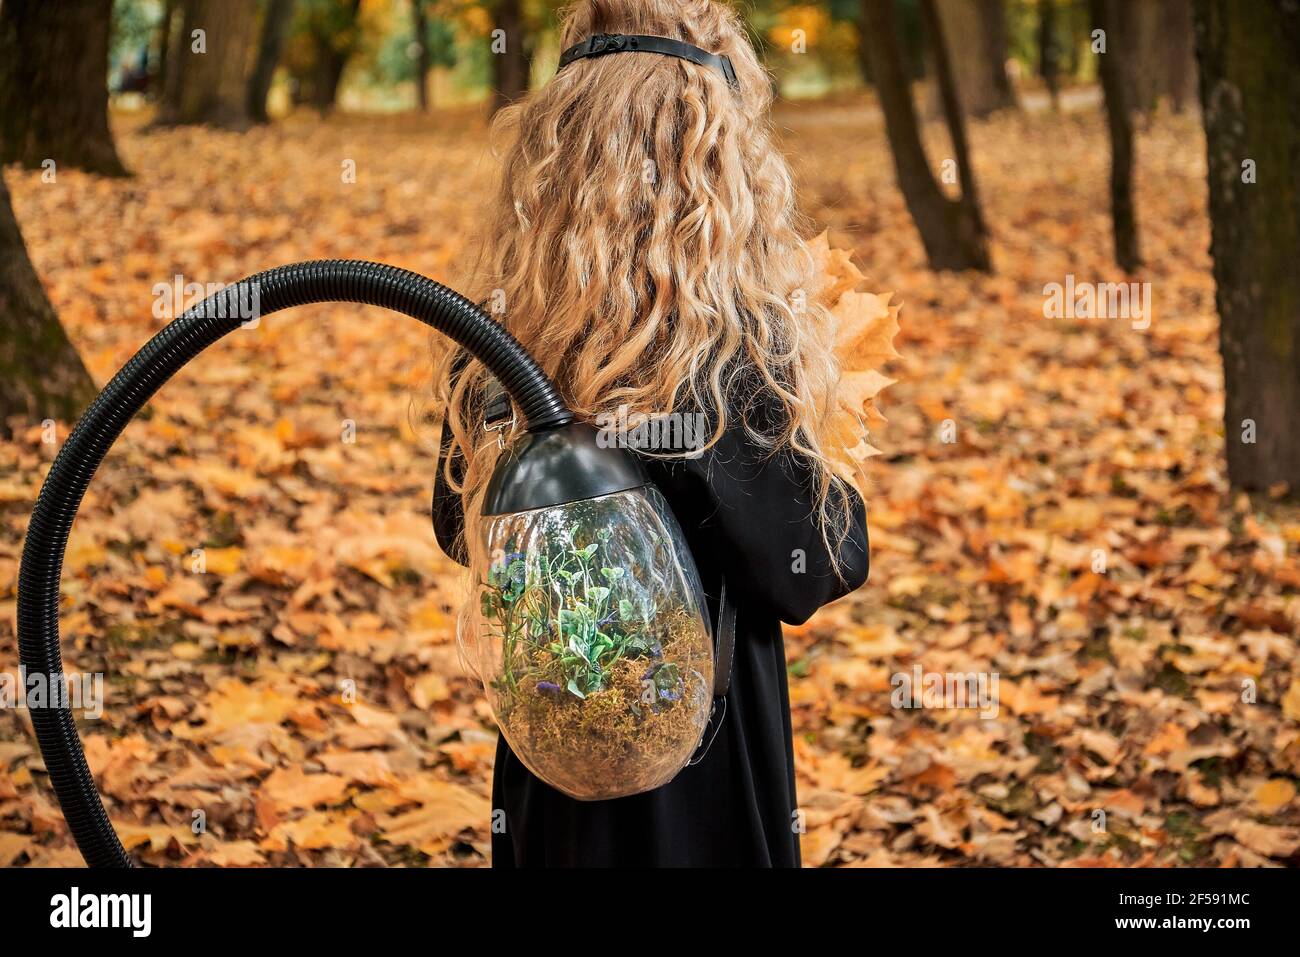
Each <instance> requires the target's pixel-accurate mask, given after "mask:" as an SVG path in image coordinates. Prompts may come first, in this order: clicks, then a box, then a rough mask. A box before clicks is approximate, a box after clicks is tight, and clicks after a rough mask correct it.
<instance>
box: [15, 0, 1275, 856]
mask: <svg viewBox="0 0 1300 957" xmlns="http://www.w3.org/2000/svg"><path fill="white" fill-rule="evenodd" d="M557 6H558V5H557V4H552V3H540V2H532V0H498V2H495V3H466V2H460V0H65V2H60V3H41V2H39V0H38V2H30V0H26V2H24V0H0V162H2V163H4V164H6V168H5V170H4V177H3V180H0V424H2V425H3V430H2V431H3V436H4V437H3V439H0V611H2V612H3V614H2V615H0V669H3V670H4V671H5V672H8V673H10V674H13V673H16V670H17V655H16V643H15V634H14V626H13V617H14V616H13V608H14V600H15V580H16V577H17V568H18V560H19V556H20V554H21V544H22V538H23V534H24V530H25V527H26V521H27V517H28V515H29V514H30V510H31V506H32V503H33V501H34V499H35V496H36V494H37V491H38V490H39V487H40V483H41V480H42V477H43V476H44V474H45V472H46V470H47V469H48V466H49V462H50V461H51V459H52V458H53V456H54V454H55V453H56V452H57V450H58V447H59V443H60V442H61V441H62V440H63V439H64V438H65V437H66V435H67V429H68V427H69V426H70V425H71V423H73V422H74V421H75V420H76V418H77V416H78V415H79V414H80V411H81V410H82V409H84V407H85V405H86V403H87V402H88V401H89V400H90V399H91V398H92V397H93V396H94V394H95V392H96V389H97V387H98V386H102V385H103V384H104V383H105V382H106V381H107V379H108V378H109V377H110V376H111V375H112V374H113V373H114V372H115V371H116V370H117V369H118V368H120V366H121V365H122V364H123V363H124V362H125V361H126V360H127V359H128V358H129V357H130V355H131V354H132V353H133V352H134V351H135V350H136V349H137V348H139V346H140V345H141V344H143V343H144V342H145V341H146V339H147V338H148V337H149V336H150V335H151V334H152V333H154V332H156V331H157V330H158V329H159V328H161V327H162V325H164V324H165V323H166V321H167V320H168V319H169V318H170V317H171V316H173V315H175V314H178V313H179V312H180V310H181V308H183V306H184V305H188V304H189V303H190V302H192V301H194V300H196V299H197V298H199V297H200V295H201V294H202V293H203V292H205V291H206V289H205V288H204V284H206V283H209V282H234V281H236V280H238V279H239V278H241V277H243V276H245V275H248V274H250V273H253V272H256V271H258V270H260V269H263V268H266V267H269V266H272V265H278V264H281V263H285V262H291V261H295V260H301V259H308V258H316V257H333V256H337V257H354V258H368V259H378V260H383V261H387V262H391V263H394V264H396V265H401V266H405V267H407V268H410V269H414V270H416V271H419V272H422V273H425V274H427V275H430V276H433V277H435V278H438V279H443V280H447V281H449V282H451V283H452V284H453V285H454V284H455V282H456V281H457V279H458V278H459V277H460V276H461V275H462V274H463V269H464V268H465V266H466V265H467V261H468V259H469V257H470V255H471V254H472V253H473V241H474V235H475V227H476V225H477V216H478V213H479V211H480V208H481V204H482V202H483V200H484V198H485V197H486V195H487V191H488V190H489V189H490V187H491V183H492V178H493V176H494V175H495V172H496V164H495V160H494V158H493V149H494V146H496V145H499V144H493V143H491V142H490V141H489V135H488V134H489V127H488V122H489V118H490V116H491V114H492V112H493V111H494V110H495V109H497V108H499V107H500V106H501V105H502V104H505V103H509V102H510V101H512V100H514V99H516V98H518V97H520V96H522V95H524V94H525V93H526V92H527V90H528V89H530V88H534V87H537V86H539V85H541V84H544V83H545V82H546V81H547V79H548V78H549V77H550V76H551V75H552V73H553V72H554V69H555V65H556V62H557V60H558V56H559V52H560V51H559V39H558V30H557ZM743 10H744V12H745V15H746V19H747V22H748V24H749V28H750V31H751V37H752V40H753V42H754V44H755V46H756V47H757V49H759V50H760V52H761V55H762V57H763V59H764V61H765V62H766V64H767V66H768V67H769V68H770V70H771V72H772V78H773V80H772V82H773V84H774V88H775V91H776V93H777V94H778V101H777V107H776V111H775V116H774V122H775V125H776V127H777V129H778V132H779V137H780V142H781V147H782V149H783V150H785V152H786V153H787V155H788V156H789V159H790V162H791V164H792V167H793V169H794V171H795V174H796V177H797V181H798V186H799V190H800V197H801V202H802V205H803V208H804V211H805V212H806V213H807V214H808V217H809V219H810V224H809V225H810V232H820V231H822V230H829V234H830V240H831V243H832V245H833V246H834V247H835V248H837V249H841V250H845V251H847V252H848V253H851V254H852V256H853V259H854V261H855V262H856V263H857V266H858V268H860V269H861V270H862V273H863V274H865V280H864V283H863V287H864V290H865V291H869V292H872V293H887V292H892V293H894V294H895V295H896V297H897V300H901V301H902V302H903V304H904V308H903V311H902V320H901V332H900V334H899V336H898V339H897V342H896V344H897V346H898V349H899V351H900V353H901V358H899V359H898V360H896V361H895V362H894V363H893V364H892V365H891V367H890V368H889V369H888V370H887V371H888V373H889V375H890V376H891V377H892V378H893V379H896V380H897V382H896V384H895V385H893V387H892V388H891V389H890V390H889V391H888V392H887V393H885V395H884V397H883V398H882V401H881V406H882V409H883V410H884V412H885V413H886V415H887V416H888V418H889V421H888V423H883V424H880V425H879V426H878V427H874V428H873V437H872V443H873V444H874V445H875V446H877V447H878V448H880V449H881V450H882V452H883V455H881V456H880V457H877V458H875V459H874V460H873V461H872V463H871V466H870V475H871V481H872V488H871V491H870V496H869V501H870V504H869V520H870V524H871V535H872V543H873V570H872V579H871V581H870V583H869V584H868V585H867V586H866V587H865V588H864V589H862V590H860V591H859V592H858V593H856V594H855V595H853V596H850V597H849V598H848V599H846V600H844V601H842V602H840V603H837V604H836V605H834V606H832V607H831V608H828V609H826V610H825V611H824V612H822V613H820V614H819V615H817V616H816V617H815V618H814V619H813V620H812V621H811V622H809V623H808V624H807V625H804V626H802V627H799V628H791V629H788V630H787V650H788V654H789V661H790V676H791V689H792V690H791V697H792V708H793V713H794V723H795V730H796V756H797V759H798V773H799V793H800V800H801V814H800V817H799V821H798V824H799V826H800V827H801V828H802V829H803V837H802V840H803V847H804V855H805V863H806V864H808V865H812V866H821V865H855V866H862V865H868V866H887V865H897V866H915V865H933V866H957V865H963V864H983V865H999V866H1038V865H1048V866H1055V865H1074V866H1129V865H1135V864H1144V865H1170V866H1177V865H1225V866H1236V865H1261V866H1276V865H1287V864H1295V863H1297V862H1300V806H1298V805H1297V801H1296V785H1297V781H1300V671H1298V670H1297V654H1296V646H1295V641H1296V634H1297V628H1298V626H1300V606H1298V605H1297V595H1300V562H1298V561H1297V554H1298V552H1300V511H1297V509H1296V507H1295V505H1294V494H1295V492H1296V490H1297V489H1300V429H1296V428H1295V416H1296V414H1297V412H1300V353H1298V351H1297V350H1300V328H1298V327H1300V270H1297V269H1296V268H1295V265H1296V262H1297V261H1300V256H1298V255H1297V254H1298V253H1300V162H1298V158H1300V116H1298V115H1297V111H1298V110H1300V21H1298V17H1300V14H1297V11H1296V9H1295V6H1294V4H1289V3H1287V2H1284V0H1242V2H1234V0H1131V2H1129V0H835V2H824V3H789V2H783V0H758V2H754V3H747V4H745V5H744V7H743ZM841 266H842V264H841ZM196 284H197V285H196ZM1129 284H1133V285H1132V286H1130V285H1129ZM1121 286H1122V290H1123V299H1122V302H1121V300H1120V299H1119V298H1117V296H1118V295H1119V290H1120V289H1121ZM1062 289H1068V290H1071V291H1070V292H1066V293H1065V294H1064V295H1065V297H1066V299H1065V300H1064V301H1062V300H1061V299H1060V298H1059V297H1060V294H1061V290H1062ZM1076 289H1079V290H1084V289H1086V290H1089V291H1090V292H1091V293H1093V294H1095V295H1094V298H1092V299H1091V300H1089V299H1086V298H1075V296H1074V292H1073V290H1076ZM1130 290H1131V292H1132V296H1133V297H1134V298H1133V299H1132V300H1130V299H1129V298H1128V296H1129V291H1130ZM427 355H428V343H427V337H426V334H425V333H424V331H423V330H422V329H420V328H417V327H416V324H414V323H410V322H408V321H406V320H405V319H401V318H396V317H393V316H390V315H387V314H382V313H380V312H379V311H376V310H365V309H361V308H354V307H345V306H330V307H325V306H322V307H315V308H313V309H312V311H311V315H310V317H307V316H302V315H299V316H276V317H274V319H271V320H269V321H267V322H263V323H260V324H259V325H258V326H257V328H255V329H251V330H248V331H246V332H244V333H242V334H240V335H235V336H230V337H227V340H223V341H222V342H221V343H219V344H218V345H216V346H214V347H213V348H212V349H211V350H209V352H208V353H207V354H205V355H204V357H203V358H202V359H200V360H199V361H196V362H193V363H191V364H190V365H189V366H188V367H187V368H186V369H185V370H184V371H183V372H182V373H181V374H180V375H178V376H177V378H176V379H175V380H174V381H173V382H172V383H170V384H169V385H168V386H167V387H166V388H165V389H163V390H162V392H161V393H160V394H159V395H158V396H157V397H156V398H155V399H154V400H153V401H152V402H151V403H150V404H149V406H148V408H147V410H146V412H145V413H144V414H142V415H141V416H139V417H138V418H137V420H136V421H134V422H132V423H131V425H130V426H128V428H127V430H126V432H125V433H124V436H123V438H122V439H121V440H120V441H119V442H118V444H117V446H116V448H115V451H114V452H113V453H112V454H111V455H110V456H109V458H108V459H107V461H106V463H105V466H104V468H103V469H102V470H101V474H100V475H99V477H98V478H97V480H96V482H95V483H94V484H93V485H92V487H91V489H90V492H89V494H88V497H87V501H86V503H85V505H84V506H83V508H82V511H81V514H80V517H79V519H78V522H77V524H76V527H75V529H74V531H73V534H72V538H71V544H70V549H69V554H68V560H67V564H66V566H65V569H64V589H65V596H66V599H65V608H64V616H63V635H64V651H65V656H66V662H67V668H68V670H69V671H72V670H77V671H81V672H87V673H103V674H104V676H105V682H106V688H107V699H106V702H105V708H104V711H103V714H102V716H87V715H82V716H81V726H82V729H83V733H84V734H85V736H86V740H87V754H88V759H89V762H90V765H91V767H92V769H93V770H94V771H95V774H96V778H97V781H98V782H99V784H100V787H101V789H102V791H103V793H104V794H105V797H106V801H107V804H108V807H109V811H110V815H111V816H112V818H113V820H114V823H115V824H116V825H117V827H118V829H119V832H120V833H121V834H122V835H123V837H124V840H125V841H126V842H127V844H128V846H129V847H130V848H131V849H132V850H133V852H134V853H135V854H137V855H138V856H139V858H140V859H142V860H144V861H146V862H150V863H157V864H182V865H189V866H198V865H214V864H215V865H263V864H334V865H339V864H343V865H350V864H413V865H456V866H474V865H481V864H484V863H486V862H487V855H488V835H489V827H490V818H489V814H490V808H489V803H488V782H489V779H490V767H491V761H492V755H493V749H494V743H495V735H496V732H495V729H494V726H493V724H492V721H491V717H490V715H489V713H488V711H487V709H486V707H485V705H484V703H483V702H482V700H481V694H479V693H478V692H477V690H476V688H475V686H474V683H473V680H472V679H471V678H469V677H468V676H466V675H465V674H464V673H463V672H462V670H461V668H460V666H459V663H458V662H457V660H456V654H455V650H454V641H453V634H454V612H455V607H456V604H457V602H458V601H459V590H458V588H457V584H456V574H455V569H454V566H452V564H451V563H450V562H449V561H448V560H447V559H446V558H445V557H444V556H442V555H441V554H440V553H439V552H438V551H437V548H436V546H435V545H434V543H433V537H432V534H431V530H430V528H429V525H428V510H429V505H428V497H429V485H430V478H431V473H432V461H433V460H432V457H431V455H430V450H429V446H430V444H431V441H430V436H429V435H427V434H425V432H424V431H423V427H422V425H416V426H413V425H412V424H411V416H410V415H409V405H410V402H411V398H412V396H419V395H421V394H423V393H424V392H426V390H427V388H428V381H427V377H428V368H427V365H428V363H427ZM914 667H921V668H923V669H924V670H925V671H926V672H939V673H957V672H960V673H981V674H997V675H998V676H999V677H1000V700H999V708H998V711H997V714H996V715H994V716H991V717H990V716H988V715H985V716H983V717H981V716H980V715H979V714H978V713H976V712H972V711H967V710H961V709H945V708H925V709H914V710H913V709H900V708H898V707H895V706H894V704H893V703H892V702H891V690H892V683H893V678H894V676H896V675H897V674H899V673H900V672H910V671H911V669H913V668H914ZM2 687H3V686H0V688H2ZM78 861H79V858H78V857H77V854H76V850H75V848H74V847H73V846H72V844H71V840H70V838H69V836H68V833H67V830H66V827H65V825H64V823H63V821H62V818H61V817H60V815H59V812H58V809H57V805H56V804H55V803H54V798H53V794H52V791H51V790H50V787H49V783H48V779H47V775H46V773H45V769H44V765H43V763H42V761H41V757H40V753H39V751H38V749H37V747H36V744H35V740H34V738H33V736H32V733H31V725H30V720H29V719H28V716H27V712H26V711H25V710H23V709H22V708H17V707H14V706H13V704H12V702H10V703H9V704H7V705H6V706H4V707H0V866H10V865H36V866H39V865H49V864H72V863H77V862H78Z"/></svg>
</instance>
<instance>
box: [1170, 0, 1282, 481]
mask: <svg viewBox="0 0 1300 957" xmlns="http://www.w3.org/2000/svg"><path fill="white" fill-rule="evenodd" d="M1195 18H1196V21H1195V22H1196V47H1197V55H1198V60H1199V63H1200V78H1201V82H1200V87H1201V109H1202V111H1203V114H1204V117H1205V133H1206V149H1207V157H1208V161H1209V185H1210V223H1211V227H1212V240H1211V251H1212V252H1213V254H1214V279H1215V285H1216V287H1217V288H1216V294H1215V301H1216V303H1217V305H1218V309H1219V318H1220V322H1219V343H1220V348H1221V349H1222V352H1223V374H1224V384H1225V386H1226V391H1227V394H1226V399H1225V402H1224V429H1225V437H1226V440H1227V441H1226V444H1227V452H1228V477H1229V478H1230V479H1231V481H1232V484H1233V485H1235V486H1237V487H1239V488H1246V489H1266V488H1269V487H1270V486H1273V485H1276V484H1278V483H1282V482H1285V483H1288V485H1289V487H1290V490H1291V493H1292V494H1293V495H1294V494H1296V493H1297V492H1298V491H1300V428H1297V427H1296V421H1295V420H1296V415H1297V414H1298V413H1300V270H1298V269H1297V268H1296V251H1297V250H1298V249H1300V161H1297V157H1300V116H1298V115H1297V114H1298V113H1300V7H1297V6H1296V4H1294V3H1292V2H1290V0H1252V2H1250V3H1240V2H1237V0H1197V2H1196V5H1195Z"/></svg>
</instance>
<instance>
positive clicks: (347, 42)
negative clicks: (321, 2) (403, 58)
mask: <svg viewBox="0 0 1300 957" xmlns="http://www.w3.org/2000/svg"><path fill="white" fill-rule="evenodd" d="M325 13H326V16H324V17H323V18H313V19H312V21H311V24H310V27H309V31H310V35H311V40H312V44H313V46H314V47H315V58H314V62H313V63H312V65H311V69H310V70H309V71H308V72H307V74H306V76H305V77H304V78H303V79H304V82H303V89H302V90H301V91H300V95H301V102H304V103H308V104H310V105H311V106H313V107H315V108H316V110H317V111H319V112H320V113H321V114H325V113H329V112H330V111H331V110H333V109H334V106H335V104H337V103H338V98H339V84H340V83H341V82H342V80H343V71H344V70H346V69H347V66H348V61H349V60H351V59H352V54H354V53H355V52H356V50H357V43H358V40H359V30H358V26H357V18H358V16H359V15H360V13H361V0H332V4H331V5H329V6H327V7H326V8H325Z"/></svg>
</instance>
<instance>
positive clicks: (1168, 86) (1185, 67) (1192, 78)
mask: <svg viewBox="0 0 1300 957" xmlns="http://www.w3.org/2000/svg"><path fill="white" fill-rule="evenodd" d="M1162 20H1163V22H1164V46H1165V58H1164V59H1165V75H1164V78H1163V82H1162V86H1163V88H1164V93H1165V95H1166V96H1168V97H1169V106H1170V108H1171V109H1172V110H1173V111H1174V112H1175V113H1181V112H1183V110H1184V109H1185V108H1186V106H1187V103H1188V102H1189V101H1191V100H1194V99H1195V98H1196V40H1195V31H1194V29H1193V27H1192V3H1191V0H1163V16H1162Z"/></svg>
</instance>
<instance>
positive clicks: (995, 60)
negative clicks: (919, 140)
mask: <svg viewBox="0 0 1300 957" xmlns="http://www.w3.org/2000/svg"><path fill="white" fill-rule="evenodd" d="M935 8H936V11H937V16H938V19H939V22H940V24H941V25H942V28H943V33H944V35H945V36H947V37H949V38H960V42H955V43H949V44H948V45H947V50H946V52H947V56H948V63H949V69H950V72H951V73H952V75H953V78H954V84H955V86H956V88H957V90H958V91H959V95H960V97H961V105H962V108H963V110H964V111H965V112H966V113H967V114H969V115H970V116H974V117H983V116H988V115H989V114H990V113H992V112H994V111H995V110H1001V109H1007V108H1010V107H1014V106H1015V105H1016V96H1015V91H1014V90H1013V89H1012V87H1011V80H1010V78H1009V77H1008V76H1007V69H1006V64H1007V51H1008V39H1007V18H1006V10H1005V8H1004V6H1003V0H935ZM925 19H926V16H925V13H924V11H922V20H923V21H924V20H925ZM931 92H932V98H931V102H930V106H931V107H932V108H933V112H935V113H937V112H940V110H942V106H943V104H942V96H941V94H940V93H939V91H938V89H937V84H936V89H934V90H932V91H931Z"/></svg>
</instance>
